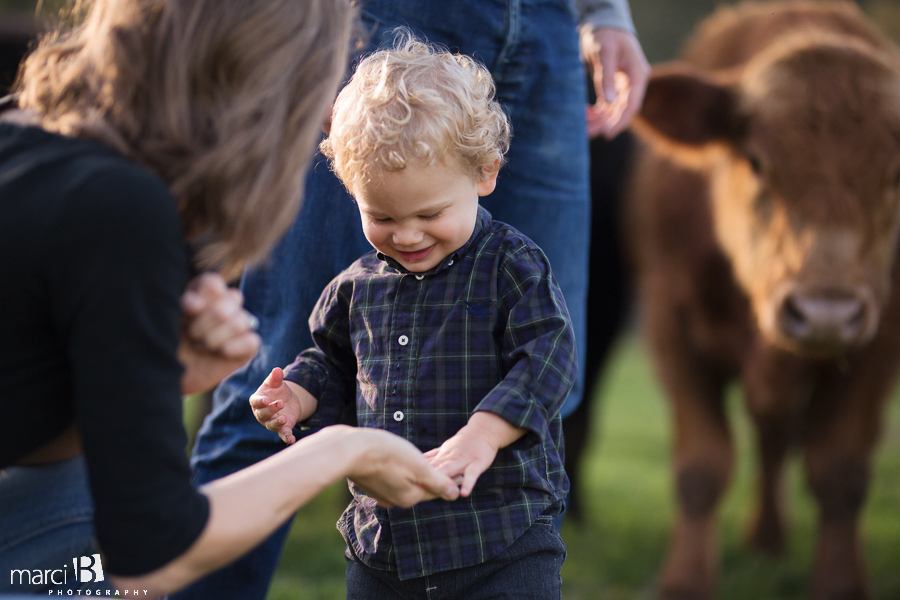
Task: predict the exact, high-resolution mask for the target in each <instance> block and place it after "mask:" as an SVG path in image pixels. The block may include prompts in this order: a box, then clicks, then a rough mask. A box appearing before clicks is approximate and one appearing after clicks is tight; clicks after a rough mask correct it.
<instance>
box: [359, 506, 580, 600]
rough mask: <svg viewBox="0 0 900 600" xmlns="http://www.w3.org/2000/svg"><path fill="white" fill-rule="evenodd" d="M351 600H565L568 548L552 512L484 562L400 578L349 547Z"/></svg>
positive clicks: (539, 518)
mask: <svg viewBox="0 0 900 600" xmlns="http://www.w3.org/2000/svg"><path fill="white" fill-rule="evenodd" d="M345 556H346V558H347V600H503V599H508V600H552V599H553V598H560V586H561V585H562V579H561V578H560V570H561V569H562V565H563V561H565V560H566V546H565V544H563V541H562V539H561V538H560V537H559V533H557V532H556V529H555V528H554V527H553V518H552V517H551V516H540V517H538V520H537V521H536V522H535V523H534V525H532V526H531V527H530V528H529V529H528V530H526V531H525V533H523V534H522V536H521V537H520V538H519V539H517V540H516V541H515V543H513V545H512V546H510V547H509V548H507V549H506V550H505V551H503V552H502V553H501V554H500V555H499V556H497V557H496V558H493V559H491V560H489V561H487V562H485V563H481V564H480V565H475V566H472V567H466V568H463V569H455V570H453V571H444V572H443V573H435V574H434V575H429V576H427V577H416V578H414V579H407V580H405V581H401V580H400V579H399V578H398V577H397V573H396V571H382V570H379V569H373V568H371V567H368V566H366V565H364V564H363V563H362V562H360V560H359V558H357V557H356V555H355V554H354V553H353V550H352V549H351V548H350V547H348V548H347V550H346V551H345Z"/></svg>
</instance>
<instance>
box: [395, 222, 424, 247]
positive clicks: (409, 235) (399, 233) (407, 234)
mask: <svg viewBox="0 0 900 600" xmlns="http://www.w3.org/2000/svg"><path fill="white" fill-rule="evenodd" d="M422 237H423V235H422V232H421V231H420V230H419V229H418V228H417V227H398V228H397V229H395V230H394V244H396V245H397V246H414V245H416V244H418V243H419V242H421V241H422Z"/></svg>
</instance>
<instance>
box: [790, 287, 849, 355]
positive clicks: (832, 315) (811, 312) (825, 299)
mask: <svg viewBox="0 0 900 600" xmlns="http://www.w3.org/2000/svg"><path fill="white" fill-rule="evenodd" d="M779 323H780V326H781V328H782V331H783V332H784V334H785V335H787V336H788V337H791V338H793V339H795V340H797V341H799V342H804V343H811V344H817V345H843V344H850V343H853V342H855V341H857V339H858V338H859V337H860V335H861V334H862V332H863V329H864V328H865V323H866V307H865V303H864V302H863V301H862V300H861V299H860V298H858V297H856V296H853V295H848V294H835V293H830V294H800V293H793V294H788V295H787V296H786V297H785V299H784V301H783V302H782V305H781V310H780V311H779Z"/></svg>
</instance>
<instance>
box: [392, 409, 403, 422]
mask: <svg viewBox="0 0 900 600" xmlns="http://www.w3.org/2000/svg"><path fill="white" fill-rule="evenodd" d="M394 420H395V421H402V420H403V411H402V410H398V411H397V412H395V413H394Z"/></svg>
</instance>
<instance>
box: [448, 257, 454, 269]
mask: <svg viewBox="0 0 900 600" xmlns="http://www.w3.org/2000/svg"><path fill="white" fill-rule="evenodd" d="M452 264H453V259H452V258H451V259H450V262H448V263H447V266H448V267H449V266H450V265H452Z"/></svg>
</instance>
